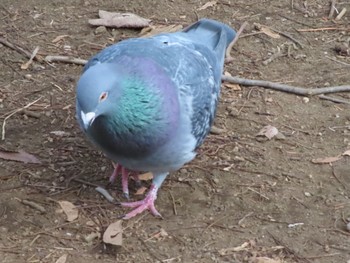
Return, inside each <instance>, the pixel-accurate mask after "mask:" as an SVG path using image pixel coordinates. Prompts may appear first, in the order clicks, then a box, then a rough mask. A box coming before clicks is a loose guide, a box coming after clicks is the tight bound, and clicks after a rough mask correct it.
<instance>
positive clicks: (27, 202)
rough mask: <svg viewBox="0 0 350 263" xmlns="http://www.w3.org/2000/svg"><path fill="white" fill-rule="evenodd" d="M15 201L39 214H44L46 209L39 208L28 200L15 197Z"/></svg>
mask: <svg viewBox="0 0 350 263" xmlns="http://www.w3.org/2000/svg"><path fill="white" fill-rule="evenodd" d="M15 199H16V200H17V201H19V202H20V203H22V204H24V205H27V206H30V207H31V208H34V209H36V210H38V211H40V212H41V213H45V212H46V209H45V208H44V207H43V206H41V205H39V204H37V203H35V202H33V201H29V200H25V199H23V200H21V199H19V198H17V197H15Z"/></svg>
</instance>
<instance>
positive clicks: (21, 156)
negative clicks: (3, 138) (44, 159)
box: [0, 150, 41, 163]
mask: <svg viewBox="0 0 350 263" xmlns="http://www.w3.org/2000/svg"><path fill="white" fill-rule="evenodd" d="M0 158H1V159H5V160H11V161H17V162H23V163H41V161H40V160H39V159H38V158H36V157H35V156H34V155H32V154H30V153H27V152H25V151H23V150H19V151H18V152H11V151H5V150H0Z"/></svg>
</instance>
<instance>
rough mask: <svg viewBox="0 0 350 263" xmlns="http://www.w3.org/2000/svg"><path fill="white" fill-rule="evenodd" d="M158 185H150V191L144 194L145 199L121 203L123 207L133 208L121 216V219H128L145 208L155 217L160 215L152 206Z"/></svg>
mask: <svg viewBox="0 0 350 263" xmlns="http://www.w3.org/2000/svg"><path fill="white" fill-rule="evenodd" d="M157 192H158V187H157V186H155V185H154V184H152V185H151V188H150V191H149V192H148V194H147V195H146V197H145V199H143V200H141V201H136V202H129V203H121V205H122V206H124V207H131V208H135V209H134V210H132V211H131V212H129V213H127V214H126V215H125V216H123V219H130V218H132V217H134V216H136V215H138V214H140V213H142V212H143V211H145V210H150V212H151V213H152V214H153V215H154V216H157V217H162V215H161V214H160V213H159V212H158V211H157V209H156V208H155V206H154V201H155V200H156V199H157Z"/></svg>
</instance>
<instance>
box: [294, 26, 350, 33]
mask: <svg viewBox="0 0 350 263" xmlns="http://www.w3.org/2000/svg"><path fill="white" fill-rule="evenodd" d="M328 30H337V31H350V28H344V27H321V28H301V29H296V31H298V32H318V31H328Z"/></svg>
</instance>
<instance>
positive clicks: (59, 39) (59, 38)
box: [51, 35, 68, 43]
mask: <svg viewBox="0 0 350 263" xmlns="http://www.w3.org/2000/svg"><path fill="white" fill-rule="evenodd" d="M66 37H68V35H60V36H57V37H55V39H54V40H52V41H51V42H52V43H57V42H60V41H61V40H62V39H64V38H66Z"/></svg>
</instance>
